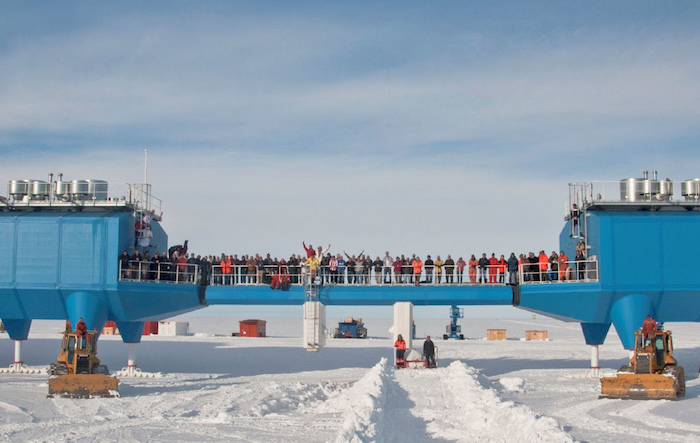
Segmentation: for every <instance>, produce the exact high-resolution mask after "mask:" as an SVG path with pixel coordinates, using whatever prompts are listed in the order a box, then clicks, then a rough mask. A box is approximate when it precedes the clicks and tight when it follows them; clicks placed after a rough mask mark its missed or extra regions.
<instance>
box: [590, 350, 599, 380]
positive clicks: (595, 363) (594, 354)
mask: <svg viewBox="0 0 700 443" xmlns="http://www.w3.org/2000/svg"><path fill="white" fill-rule="evenodd" d="M590 346H591V376H592V377H598V376H599V375H600V363H599V349H598V345H590Z"/></svg>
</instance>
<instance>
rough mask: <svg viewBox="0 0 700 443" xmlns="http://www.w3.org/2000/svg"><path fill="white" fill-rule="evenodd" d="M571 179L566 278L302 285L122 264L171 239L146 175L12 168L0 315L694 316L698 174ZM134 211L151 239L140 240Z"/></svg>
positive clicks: (629, 339)
mask: <svg viewBox="0 0 700 443" xmlns="http://www.w3.org/2000/svg"><path fill="white" fill-rule="evenodd" d="M678 185H680V186H678ZM674 188H679V189H680V192H679V191H678V190H675V191H674ZM611 189H612V190H611ZM569 191H570V192H569V199H568V201H567V207H568V208H570V209H572V211H571V212H568V213H567V216H566V217H565V223H564V227H563V229H562V231H561V234H560V250H561V251H564V252H565V253H566V254H567V255H568V256H569V257H570V259H571V260H572V261H573V260H574V257H575V255H576V254H575V249H576V247H577V246H578V247H579V248H580V249H582V250H583V252H584V254H583V255H584V257H583V258H582V259H580V260H579V261H578V262H576V263H574V262H572V263H570V265H569V266H570V269H572V271H573V272H571V273H570V275H569V278H568V279H566V280H561V279H560V280H557V281H556V282H549V281H528V280H527V279H525V278H523V273H522V272H521V273H520V283H521V284H519V285H513V286H511V285H505V284H486V285H479V284H476V285H475V284H444V282H443V284H426V285H420V286H413V285H401V284H375V283H374V282H372V284H366V285H356V284H323V285H322V284H318V279H313V278H308V276H307V281H308V284H299V285H295V284H293V285H292V286H291V287H290V288H289V290H287V291H281V290H270V287H269V285H263V284H260V282H257V284H250V283H245V282H243V281H242V280H240V279H238V278H232V279H231V281H230V283H231V284H221V282H219V283H220V284H217V282H216V281H215V280H214V281H212V280H210V276H206V275H202V273H201V272H200V270H199V269H197V268H194V269H191V268H188V269H187V271H183V270H182V268H180V267H178V266H173V267H170V268H164V269H160V268H159V269H157V270H156V271H153V270H152V269H139V270H136V271H131V270H126V269H123V266H122V263H121V262H120V260H119V256H120V255H121V254H122V253H123V251H128V253H129V254H131V253H132V252H133V251H134V249H137V250H141V252H144V251H145V250H148V249H151V250H153V246H154V245H157V250H158V251H166V250H168V237H167V234H166V232H165V231H164V230H163V228H162V226H161V224H160V222H159V220H158V217H157V216H155V213H154V212H153V211H154V210H157V209H158V207H159V201H158V200H157V199H155V198H154V197H153V196H152V194H151V187H150V185H148V184H134V185H127V186H126V187H125V188H123V189H119V190H115V189H109V185H108V183H106V182H104V181H101V180H70V181H66V180H63V177H61V176H59V179H58V180H56V181H54V180H53V176H50V177H49V180H48V181H43V180H11V181H9V183H8V187H7V195H6V196H0V263H2V266H0V319H2V322H3V323H4V325H5V327H6V329H7V332H8V334H9V336H10V338H12V339H13V340H26V339H27V337H28V333H29V329H30V327H31V322H32V320H34V319H68V320H70V321H71V323H72V324H75V323H76V322H77V321H78V319H79V318H80V317H83V318H84V320H85V322H86V324H87V326H88V328H89V329H90V330H92V329H96V330H98V331H99V330H101V329H102V327H103V325H104V324H105V322H106V321H108V320H109V321H114V322H116V324H117V327H118V328H119V331H120V333H121V336H122V339H123V341H124V342H125V343H138V342H139V341H140V339H141V334H142V331H143V327H144V322H146V321H152V320H162V319H165V318H169V317H172V316H175V315H178V314H182V313H185V312H188V311H193V310H196V309H202V308H204V307H206V306H208V305H215V304H231V305H244V304H256V305H299V306H302V305H305V304H306V303H308V302H309V301H313V302H315V303H318V304H319V305H322V306H329V305H394V306H396V304H397V303H408V304H411V305H449V306H460V305H461V306H464V305H513V306H516V307H519V308H521V309H525V310H528V311H532V312H535V313H539V314H542V315H546V316H550V317H554V318H558V319H561V320H564V321H570V322H579V323H580V324H581V327H582V331H583V335H584V338H585V340H586V343H587V344H590V345H598V344H602V343H603V342H604V340H605V337H606V335H607V333H608V330H609V328H610V325H611V324H612V325H614V326H615V329H616V331H617V333H618V335H619V337H620V339H621V341H622V344H623V346H624V347H625V348H628V349H630V348H633V343H634V330H635V329H638V328H639V327H640V326H641V324H642V321H643V319H644V318H645V316H646V315H647V314H650V315H652V316H653V317H654V318H655V319H656V320H657V321H659V322H674V321H684V322H687V321H692V322H698V321H700V274H699V273H696V272H694V271H693V269H692V268H691V267H689V266H687V265H686V263H689V262H690V261H691V259H692V257H693V256H694V254H695V253H696V252H697V251H699V250H700V179H691V180H685V181H682V182H680V183H675V184H674V183H673V182H672V181H671V180H668V179H666V180H658V179H657V177H656V173H655V172H654V173H653V176H652V177H649V174H647V173H646V172H645V173H644V174H643V177H642V178H630V179H624V180H619V181H615V182H594V183H572V184H570V185H569ZM679 194H680V196H679ZM144 216H146V217H148V218H150V220H149V222H150V223H149V225H150V234H148V237H149V242H150V244H149V245H147V246H144V244H143V243H140V242H139V240H140V238H139V236H142V235H143V233H142V232H141V229H140V227H139V226H138V223H140V222H139V220H142V219H143V217H144ZM135 227H136V228H135ZM153 272H156V273H157V275H155V276H154V275H152V273H153ZM213 272H216V270H214V271H213ZM235 272H236V271H235V270H234V274H235ZM309 272H312V271H309ZM305 309H306V308H305ZM305 315H306V313H305ZM314 315H315V321H316V322H317V323H318V321H319V317H318V315H316V314H314ZM323 315H325V314H323ZM395 316H396V309H395ZM312 317H313V315H312ZM395 322H396V321H395ZM407 327H410V326H407ZM406 335H410V334H406Z"/></svg>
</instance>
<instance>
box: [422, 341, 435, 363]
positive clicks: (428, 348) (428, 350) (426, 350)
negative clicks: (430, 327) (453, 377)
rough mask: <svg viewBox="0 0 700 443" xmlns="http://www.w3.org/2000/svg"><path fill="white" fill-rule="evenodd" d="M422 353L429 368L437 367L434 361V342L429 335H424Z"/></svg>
mask: <svg viewBox="0 0 700 443" xmlns="http://www.w3.org/2000/svg"><path fill="white" fill-rule="evenodd" d="M423 355H424V356H425V359H426V360H427V361H428V367H429V368H436V367H437V363H436V362H435V343H433V341H432V340H430V336H427V337H425V343H423Z"/></svg>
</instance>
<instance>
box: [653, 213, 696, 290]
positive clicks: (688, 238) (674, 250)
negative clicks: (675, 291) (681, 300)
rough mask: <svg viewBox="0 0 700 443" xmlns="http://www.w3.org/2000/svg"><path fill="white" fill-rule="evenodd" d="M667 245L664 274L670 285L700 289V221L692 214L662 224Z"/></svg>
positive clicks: (663, 257) (662, 263) (662, 259)
mask: <svg viewBox="0 0 700 443" xmlns="http://www.w3.org/2000/svg"><path fill="white" fill-rule="evenodd" d="M662 229H663V231H662V238H663V242H664V245H665V248H664V250H663V255H662V257H660V261H661V276H662V280H663V281H664V283H666V285H667V286H681V287H684V286H686V287H687V286H692V287H695V288H700V272H699V271H698V269H697V265H696V258H697V257H698V256H700V232H699V230H700V223H699V222H698V220H697V217H690V216H689V214H684V216H676V217H673V218H669V219H668V220H666V221H665V222H664V224H663V226H662Z"/></svg>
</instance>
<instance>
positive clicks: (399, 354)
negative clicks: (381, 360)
mask: <svg viewBox="0 0 700 443" xmlns="http://www.w3.org/2000/svg"><path fill="white" fill-rule="evenodd" d="M394 348H396V367H397V368H403V367H404V363H405V361H404V354H406V342H405V341H404V340H403V336H402V335H401V334H399V336H398V337H396V341H395V342H394Z"/></svg>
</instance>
